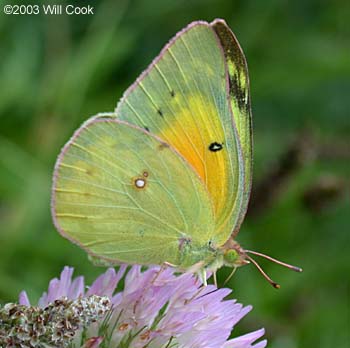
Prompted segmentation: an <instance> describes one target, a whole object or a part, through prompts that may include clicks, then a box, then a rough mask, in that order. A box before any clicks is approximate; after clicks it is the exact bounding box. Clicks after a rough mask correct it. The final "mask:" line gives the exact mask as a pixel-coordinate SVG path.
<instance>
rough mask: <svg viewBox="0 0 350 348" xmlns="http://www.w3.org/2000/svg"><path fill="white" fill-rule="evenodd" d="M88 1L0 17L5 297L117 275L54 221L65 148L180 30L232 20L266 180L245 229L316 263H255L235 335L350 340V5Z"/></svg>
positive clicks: (0, 288) (247, 271)
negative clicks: (71, 10)
mask: <svg viewBox="0 0 350 348" xmlns="http://www.w3.org/2000/svg"><path fill="white" fill-rule="evenodd" d="M6 3H10V1H7V2H5V1H1V5H2V6H1V11H2V8H3V5H5V4H6ZM22 3H30V2H29V1H28V2H22ZM32 3H33V2H32ZM36 3H37V4H38V3H40V2H39V1H37V2H36ZM43 3H45V4H48V3H50V2H49V1H45V2H43ZM52 3H58V1H56V2H52ZM60 3H63V4H64V3H66V4H68V3H69V2H64V1H60ZM72 3H73V1H72ZM74 3H76V4H88V3H90V4H91V5H93V6H94V7H95V14H94V15H93V16H67V15H57V16H54V15H47V16H44V15H37V16H36V15H31V16H29V15H17V16H16V15H12V16H11V15H5V14H3V13H1V14H0V52H1V60H0V76H1V93H0V114H1V134H0V219H1V232H0V257H1V263H0V302H1V303H5V302H8V301H15V300H16V298H17V294H18V293H19V292H20V291H21V290H22V289H26V290H27V291H28V293H29V295H30V298H31V299H32V300H33V301H36V300H37V299H38V297H39V296H40V294H41V292H42V291H43V290H44V289H45V288H46V287H47V284H48V281H49V280H50V279H51V278H53V277H55V276H58V275H59V273H60V271H61V269H62V267H63V266H64V265H71V266H74V267H75V269H76V274H84V275H85V276H86V278H87V280H88V282H91V281H92V279H93V278H94V277H95V276H96V275H97V274H98V273H100V272H101V271H102V270H101V269H98V268H95V267H93V266H92V265H91V264H90V263H89V262H88V260H87V258H86V256H85V254H84V253H83V252H82V251H81V250H80V249H78V248H77V247H75V246H74V245H72V244H70V243H69V242H68V241H66V240H64V239H63V238H61V237H60V236H59V235H58V233H56V232H55V229H54V227H53V225H52V222H51V216H50V188H51V174H52V170H53V166H54V162H55V159H56V156H57V155H58V153H59V151H60V149H61V147H62V146H63V144H64V143H65V142H66V141H67V140H68V139H69V137H70V136H71V134H72V132H73V131H74V130H75V129H76V128H77V127H78V126H79V125H80V124H81V123H82V122H83V121H84V120H85V119H87V118H88V117H89V116H91V115H94V114H96V113H98V112H102V111H112V110H113V109H114V107H115V105H116V103H117V101H118V99H119V98H120V97H121V95H122V93H123V91H124V90H125V89H126V88H127V87H128V86H129V85H130V84H131V83H132V82H133V81H134V80H135V79H136V77H137V76H138V75H139V74H140V73H141V71H142V70H143V69H144V68H146V66H147V65H148V64H149V63H150V61H151V60H152V59H153V58H154V57H155V56H156V55H157V54H158V53H159V51H160V49H161V48H162V46H163V45H164V44H165V43H166V42H167V41H168V40H169V39H170V38H171V37H172V36H173V35H174V34H175V33H176V32H177V31H179V30H180V29H181V28H183V27H184V26H186V25H187V24H188V23H190V22H191V21H193V20H197V19H204V20H209V21H210V20H212V19H214V18H216V17H221V18H224V19H225V20H226V21H227V22H228V24H229V25H230V27H231V28H232V30H233V31H234V32H235V34H236V35H237V37H238V39H239V41H240V43H241V45H242V46H243V49H244V51H245V54H246V57H247V61H248V65H249V70H250V79H251V94H252V103H253V116H254V119H253V120H254V144H255V146H254V147H255V148H254V181H253V187H254V190H253V195H252V200H251V206H250V210H249V212H248V216H247V218H246V220H245V223H244V225H243V227H242V230H241V232H240V234H239V238H238V240H239V241H240V242H241V243H242V244H243V245H244V246H245V247H247V248H249V249H252V250H257V251H260V252H266V253H268V254H270V255H273V256H275V257H277V258H280V259H283V260H285V261H287V262H291V263H294V264H297V265H299V266H301V267H303V268H304V272H303V273H302V274H295V273H293V272H291V271H288V270H285V269H283V268H280V267H279V266H277V265H275V264H271V263H269V262H265V261H264V260H262V261H261V264H262V265H263V267H264V269H265V270H266V271H267V272H268V273H269V274H270V275H271V276H272V277H273V278H274V279H276V280H277V281H278V282H280V283H281V284H282V288H281V289H280V290H279V291H277V290H274V289H273V288H271V287H270V285H269V284H268V283H267V282H266V281H264V279H263V278H262V277H261V276H260V275H259V274H258V272H257V270H256V269H255V268H254V267H252V266H249V267H245V268H243V269H242V270H239V271H238V272H237V273H236V275H235V276H234V277H233V279H232V281H231V282H230V286H231V287H232V288H233V290H234V294H233V296H234V297H236V298H237V299H238V300H239V301H240V302H242V303H244V304H252V305H253V306H254V310H253V311H252V312H251V313H250V314H249V315H248V316H247V317H246V318H245V319H244V320H243V321H242V323H240V325H238V327H237V330H236V331H235V333H234V334H238V333H243V332H247V331H249V330H254V329H257V328H259V327H262V326H263V327H265V328H266V336H267V338H268V340H269V347H281V348H296V347H300V348H304V347H319V348H323V347H324V348H326V347H337V348H343V347H344V348H346V347H349V344H350V343H349V342H350V339H349V327H350V319H349V295H350V294H349V271H350V269H349V268H350V267H349V264H350V256H349V255H350V250H349V213H350V210H349V190H348V178H349V177H350V165H349V161H350V144H349V134H350V133H349V132H350V97H349V92H350V40H349V38H350V25H349V18H350V5H349V4H350V3H349V2H347V1H341V0H338V1H320V0H318V1H316V0H309V1H280V0H279V1H277V0H266V1H258V0H255V1H253V0H245V1H238V0H237V1H234V0H227V1H226V0H216V1H214V0H213V1H210V0H201V1H189V0H176V1H174V0H172V1H167V0H147V1H141V0H135V1H132V0H130V1H126V0H118V1H112V0H104V1H99V2H97V1H90V2H89V1H80V2H79V1H74ZM228 272H229V270H221V271H220V272H219V281H220V283H221V284H222V282H223V281H224V279H225V277H226V276H227V274H228Z"/></svg>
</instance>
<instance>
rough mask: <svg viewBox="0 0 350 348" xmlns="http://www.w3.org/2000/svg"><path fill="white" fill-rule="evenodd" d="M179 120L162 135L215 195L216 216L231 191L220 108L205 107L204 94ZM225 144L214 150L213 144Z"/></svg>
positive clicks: (193, 102) (191, 100) (170, 125)
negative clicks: (210, 147) (211, 148)
mask: <svg viewBox="0 0 350 348" xmlns="http://www.w3.org/2000/svg"><path fill="white" fill-rule="evenodd" d="M186 106H187V107H186V108H185V107H184V108H183V109H182V110H180V112H179V113H178V114H177V115H176V119H175V120H174V119H173V120H172V121H171V124H169V125H168V127H164V128H163V129H162V131H161V134H160V136H161V137H162V138H163V139H164V140H165V141H166V142H167V143H169V144H170V145H171V146H172V147H174V148H175V149H176V150H177V151H178V152H179V153H180V154H181V155H182V156H183V157H184V158H185V159H186V160H187V161H188V163H189V164H190V165H191V166H192V167H193V169H194V170H195V171H196V173H197V174H198V175H199V176H200V178H201V179H202V181H203V183H204V184H205V186H206V187H207V190H208V191H209V194H210V197H211V198H212V202H213V207H214V211H215V214H216V216H220V213H221V212H222V210H223V209H224V208H225V204H226V199H225V198H226V197H227V192H228V184H229V183H228V176H229V168H228V167H229V165H228V163H229V157H228V153H227V150H226V148H225V144H224V142H225V136H224V132H223V129H222V125H221V123H220V117H219V115H217V110H216V109H215V108H214V106H213V105H212V104H210V103H207V104H206V105H205V108H204V107H203V103H202V99H201V98H200V97H193V98H190V99H189V100H188V103H187V105H186ZM214 142H217V143H219V144H224V145H223V148H222V149H221V150H220V151H215V152H213V151H210V149H209V146H210V144H212V143H214Z"/></svg>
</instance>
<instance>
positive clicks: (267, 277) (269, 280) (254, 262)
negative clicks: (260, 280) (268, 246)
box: [246, 255, 281, 289]
mask: <svg viewBox="0 0 350 348" xmlns="http://www.w3.org/2000/svg"><path fill="white" fill-rule="evenodd" d="M246 258H247V259H248V260H249V261H251V262H252V263H253V264H254V266H255V267H256V268H257V269H258V270H259V272H260V273H261V274H262V275H263V277H264V278H265V279H266V280H267V281H268V282H269V283H270V284H271V285H272V286H273V287H274V288H275V289H279V288H280V287H281V286H280V285H279V284H277V283H276V282H274V281H273V280H272V279H271V278H270V277H269V276H268V275H267V274H266V273H265V272H264V270H263V269H262V268H261V267H260V265H259V264H258V263H257V262H256V261H255V260H254V259H253V258H251V257H250V256H249V255H246Z"/></svg>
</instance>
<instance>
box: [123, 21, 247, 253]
mask: <svg viewBox="0 0 350 348" xmlns="http://www.w3.org/2000/svg"><path fill="white" fill-rule="evenodd" d="M222 26H225V27H226V28H227V26H226V24H225V23H224V22H223V21H221V20H216V21H214V22H213V23H211V24H209V23H207V22H194V23H192V24H190V25H189V26H188V27H187V28H185V29H184V30H182V31H181V32H180V33H178V34H177V35H176V37H175V38H173V39H172V40H171V41H170V42H169V44H168V45H166V46H165V48H164V49H163V50H162V51H161V53H160V55H159V56H158V57H157V58H156V59H155V60H154V61H153V63H152V64H151V65H150V66H149V68H148V69H147V70H146V71H145V72H144V73H143V74H142V75H141V76H140V77H139V78H138V79H137V81H136V82H135V84H133V85H132V86H131V87H130V88H129V89H128V90H127V91H126V93H125V94H124V96H123V98H122V99H121V101H120V102H119V104H118V105H117V108H116V114H117V117H118V118H119V119H121V120H126V121H128V122H130V123H133V124H135V125H137V126H139V127H142V128H144V129H145V130H147V131H148V132H150V133H152V134H155V135H157V136H159V137H160V138H161V139H162V140H163V141H165V142H166V143H168V144H169V145H171V146H172V147H174V148H175V149H176V150H177V151H178V152H179V153H180V154H181V155H182V156H183V157H184V158H185V159H186V160H187V161H188V163H189V164H190V165H191V166H192V167H193V169H194V170H195V171H196V172H197V173H198V175H199V177H200V178H201V180H202V182H203V183H204V185H205V186H206V188H207V190H208V192H209V196H210V198H211V202H212V206H213V210H214V215H215V230H214V231H213V237H214V241H215V243H217V245H219V246H220V245H222V244H224V243H225V242H226V241H227V240H228V238H229V237H230V235H231V233H232V232H233V231H238V229H239V225H240V223H241V221H242V218H243V216H244V214H245V209H246V203H245V201H246V200H247V198H246V196H247V195H245V193H244V191H245V190H247V189H248V187H247V186H249V185H250V184H248V183H250V175H251V173H250V172H249V173H248V172H246V167H247V168H248V167H249V166H248V164H247V165H245V163H248V162H245V160H244V157H245V156H246V153H249V151H251V150H250V148H249V147H251V142H250V140H249V139H250V138H249V139H248V140H247V139H243V134H246V131H245V130H243V128H244V127H246V128H247V127H248V128H249V127H250V121H249V122H248V123H246V126H244V125H243V123H242V122H240V120H241V115H239V114H238V115H236V113H237V112H238V113H239V112H240V109H239V108H235V105H236V104H237V103H238V99H237V98H239V97H238V96H237V95H235V94H234V93H232V81H231V80H230V77H231V76H232V74H231V73H230V71H232V66H234V67H236V68H237V69H241V67H242V65H241V64H238V65H233V64H232V61H233V62H234V63H235V58H233V60H232V59H231V56H230V55H229V54H228V52H229V49H230V48H231V47H232V45H234V44H232V42H231V43H230V41H232V40H235V39H234V37H233V34H232V35H231V36H229V35H226V34H225V35H221V34H222V30H221V27H222ZM227 30H228V31H229V29H228V28H227ZM227 40H228V42H226V41H227ZM240 53H241V51H240ZM239 57H240V59H241V58H242V59H243V60H244V56H243V54H241V55H240V56H239ZM229 58H230V59H231V60H230V59H229ZM240 71H241V70H240ZM230 74H231V75H230ZM242 74H246V71H243V72H242ZM246 77H247V75H246ZM246 87H247V88H248V84H247V85H246ZM230 92H231V93H230ZM248 93H249V92H248ZM235 99H237V102H235ZM237 105H238V104H237ZM232 109H233V110H232ZM233 112H234V113H233ZM247 117H248V119H249V117H250V113H248V115H247ZM237 125H238V127H239V128H238V127H237ZM241 136H242V140H243V141H244V148H242V145H241V140H240V137H241Z"/></svg>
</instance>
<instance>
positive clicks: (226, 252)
mask: <svg viewBox="0 0 350 348" xmlns="http://www.w3.org/2000/svg"><path fill="white" fill-rule="evenodd" d="M222 252H223V259H224V260H223V261H224V265H225V266H228V267H233V268H236V267H240V266H243V265H246V264H248V263H249V261H248V260H247V256H246V253H245V251H244V250H243V248H242V247H241V246H240V245H239V244H238V243H237V242H236V241H234V240H233V239H230V240H229V241H228V242H227V243H226V244H225V245H224V246H223V248H222Z"/></svg>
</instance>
